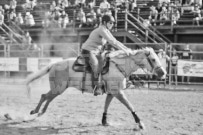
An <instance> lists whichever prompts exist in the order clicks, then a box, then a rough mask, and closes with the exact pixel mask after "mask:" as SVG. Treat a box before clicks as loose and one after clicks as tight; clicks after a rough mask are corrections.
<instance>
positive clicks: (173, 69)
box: [171, 48, 179, 85]
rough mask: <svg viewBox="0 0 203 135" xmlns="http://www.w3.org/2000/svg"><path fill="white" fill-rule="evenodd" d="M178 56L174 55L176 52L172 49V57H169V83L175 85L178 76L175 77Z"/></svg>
mask: <svg viewBox="0 0 203 135" xmlns="http://www.w3.org/2000/svg"><path fill="white" fill-rule="evenodd" d="M178 59H179V58H178V55H177V53H176V50H175V49H174V48H173V50H172V57H171V81H172V82H174V83H175V85H177V83H178V76H177V71H178V68H177V67H178V66H177V64H178Z"/></svg>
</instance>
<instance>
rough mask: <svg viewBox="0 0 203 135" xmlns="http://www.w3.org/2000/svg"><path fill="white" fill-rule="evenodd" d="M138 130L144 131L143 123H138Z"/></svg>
mask: <svg viewBox="0 0 203 135" xmlns="http://www.w3.org/2000/svg"><path fill="white" fill-rule="evenodd" d="M139 128H140V129H142V130H144V129H145V125H144V123H143V122H140V123H139Z"/></svg>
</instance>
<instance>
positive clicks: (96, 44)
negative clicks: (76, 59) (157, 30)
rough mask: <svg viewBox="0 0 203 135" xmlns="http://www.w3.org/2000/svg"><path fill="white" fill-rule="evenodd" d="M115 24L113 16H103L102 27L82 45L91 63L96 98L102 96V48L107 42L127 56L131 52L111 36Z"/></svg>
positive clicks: (83, 53)
mask: <svg viewBox="0 0 203 135" xmlns="http://www.w3.org/2000/svg"><path fill="white" fill-rule="evenodd" d="M114 22H115V20H114V18H113V16H111V15H103V17H102V22H101V25H100V26H99V27H97V28H96V29H94V30H93V31H92V32H91V33H90V35H89V37H88V39H87V40H86V41H85V42H84V43H83V45H82V51H81V54H82V56H83V57H84V58H85V62H86V63H89V64H90V66H91V69H92V79H93V81H94V84H93V89H94V95H95V96H96V95H100V94H101V80H100V79H99V78H100V77H101V75H100V74H101V73H100V71H99V67H100V65H99V61H98V58H97V56H99V55H101V51H102V48H103V46H104V45H105V44H106V42H108V43H109V44H111V45H112V46H114V47H115V48H117V49H119V50H123V51H124V52H125V53H126V54H127V55H129V54H130V52H131V51H130V49H129V48H127V47H126V46H125V45H123V43H121V42H119V41H118V40H116V38H115V37H114V36H113V35H112V34H111V32H110V30H111V29H112V27H113V25H114Z"/></svg>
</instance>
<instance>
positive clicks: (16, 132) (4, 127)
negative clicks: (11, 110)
mask: <svg viewBox="0 0 203 135" xmlns="http://www.w3.org/2000/svg"><path fill="white" fill-rule="evenodd" d="M17 124H20V123H19V122H11V123H4V124H0V134H3V135H20V134H24V135H48V134H58V131H59V129H54V128H53V127H50V126H35V127H25V128H21V127H13V125H17Z"/></svg>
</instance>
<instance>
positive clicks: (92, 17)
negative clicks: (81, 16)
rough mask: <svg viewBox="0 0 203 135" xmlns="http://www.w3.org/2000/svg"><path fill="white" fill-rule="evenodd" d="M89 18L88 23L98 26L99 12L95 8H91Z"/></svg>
mask: <svg viewBox="0 0 203 135" xmlns="http://www.w3.org/2000/svg"><path fill="white" fill-rule="evenodd" d="M86 18H87V25H88V26H91V27H96V26H97V25H96V22H97V14H96V12H95V11H94V9H91V10H90V12H89V13H88V14H87V16H86Z"/></svg>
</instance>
